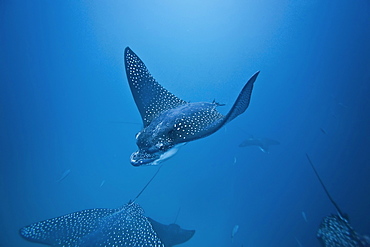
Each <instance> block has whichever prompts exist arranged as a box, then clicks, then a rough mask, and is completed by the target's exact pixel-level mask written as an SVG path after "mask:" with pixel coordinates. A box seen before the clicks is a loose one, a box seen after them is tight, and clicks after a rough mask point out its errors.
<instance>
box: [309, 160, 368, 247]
mask: <svg viewBox="0 0 370 247" xmlns="http://www.w3.org/2000/svg"><path fill="white" fill-rule="evenodd" d="M306 156H307V159H308V162H309V163H310V165H311V167H312V169H313V170H314V172H315V174H316V177H317V178H318V180H319V181H320V184H321V186H322V187H323V189H324V191H325V193H326V195H327V196H328V198H329V200H330V202H331V203H332V204H333V205H334V207H335V208H336V209H337V212H338V214H331V215H329V216H326V217H325V218H323V220H322V221H321V224H320V226H319V229H318V231H317V235H316V236H317V238H318V239H319V241H320V243H321V245H322V246H324V247H369V246H370V241H369V239H368V237H367V236H362V235H360V234H359V233H357V232H356V231H355V230H354V229H353V228H352V226H351V225H350V224H349V218H348V215H346V214H344V213H343V212H342V210H341V209H340V208H339V206H338V204H337V203H336V202H335V201H334V199H333V198H332V197H331V195H330V194H329V191H328V190H327V189H326V187H325V185H324V182H323V181H322V180H321V178H320V176H319V173H318V172H317V170H316V168H315V166H314V165H313V163H312V161H311V159H310V157H309V156H308V154H306Z"/></svg>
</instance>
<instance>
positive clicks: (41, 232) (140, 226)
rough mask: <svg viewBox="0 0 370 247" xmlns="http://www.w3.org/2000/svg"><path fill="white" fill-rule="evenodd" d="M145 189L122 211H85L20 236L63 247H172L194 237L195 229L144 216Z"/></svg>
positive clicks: (42, 224) (23, 231)
mask: <svg viewBox="0 0 370 247" xmlns="http://www.w3.org/2000/svg"><path fill="white" fill-rule="evenodd" d="M158 171H159V170H158ZM157 173H158V172H157ZM157 173H156V174H157ZM156 174H155V175H156ZM155 175H154V176H155ZM154 176H153V178H154ZM153 178H152V179H153ZM152 179H151V180H152ZM151 180H150V181H151ZM150 181H149V182H148V184H149V183H150ZM148 184H147V185H146V186H145V187H144V189H145V188H146V187H147V186H148ZM144 189H143V190H142V191H141V192H140V193H139V194H138V195H137V196H136V198H135V199H134V200H133V201H130V202H129V203H127V204H125V205H124V206H122V207H120V208H116V209H107V208H97V209H87V210H82V211H79V212H74V213H71V214H67V215H64V216H60V217H57V218H53V219H48V220H44V221H40V222H37V223H34V224H31V225H29V226H26V227H23V228H21V229H20V230H19V233H20V235H21V236H22V237H23V238H25V239H26V240H29V241H32V242H37V243H42V244H47V245H50V246H60V247H62V246H63V247H66V246H68V247H72V246H75V247H77V246H79V247H92V246H96V247H98V246H105V247H113V246H114V247H128V246H147V247H170V246H174V245H177V244H181V243H184V242H186V241H188V240H189V239H190V238H192V236H193V235H194V233H195V231H194V230H185V229H182V228H181V227H180V226H179V225H177V224H169V225H165V224H162V223H159V222H157V221H155V220H153V219H152V218H150V217H146V216H144V210H143V208H142V207H141V206H140V205H139V204H137V203H135V200H136V199H137V198H138V197H139V196H140V194H141V193H142V192H143V191H144Z"/></svg>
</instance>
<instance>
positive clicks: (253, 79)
mask: <svg viewBox="0 0 370 247" xmlns="http://www.w3.org/2000/svg"><path fill="white" fill-rule="evenodd" d="M259 74H260V71H259V70H257V72H255V73H254V74H253V75H252V77H251V78H250V79H249V81H251V82H254V81H255V80H256V79H257V76H258V75H259Z"/></svg>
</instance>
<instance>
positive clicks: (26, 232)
mask: <svg viewBox="0 0 370 247" xmlns="http://www.w3.org/2000/svg"><path fill="white" fill-rule="evenodd" d="M18 233H19V235H20V236H21V237H22V238H24V239H26V240H28V241H34V240H33V238H32V235H30V231H29V226H25V227H22V228H21V229H19V230H18Z"/></svg>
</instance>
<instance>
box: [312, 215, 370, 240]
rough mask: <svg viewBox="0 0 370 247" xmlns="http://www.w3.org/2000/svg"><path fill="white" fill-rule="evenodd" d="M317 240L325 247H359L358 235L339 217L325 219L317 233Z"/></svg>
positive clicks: (333, 216) (331, 216)
mask: <svg viewBox="0 0 370 247" xmlns="http://www.w3.org/2000/svg"><path fill="white" fill-rule="evenodd" d="M317 238H318V239H319V240H320V241H321V243H322V244H323V246H325V247H339V246H341V247H360V246H364V245H363V244H362V243H361V240H360V239H361V237H360V235H359V234H358V233H357V232H355V230H353V228H352V227H351V226H350V225H349V223H348V222H347V221H346V220H345V219H342V218H341V217H340V216H339V215H330V216H327V217H325V218H324V219H323V220H322V222H321V224H320V228H319V230H318V231H317Z"/></svg>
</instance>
